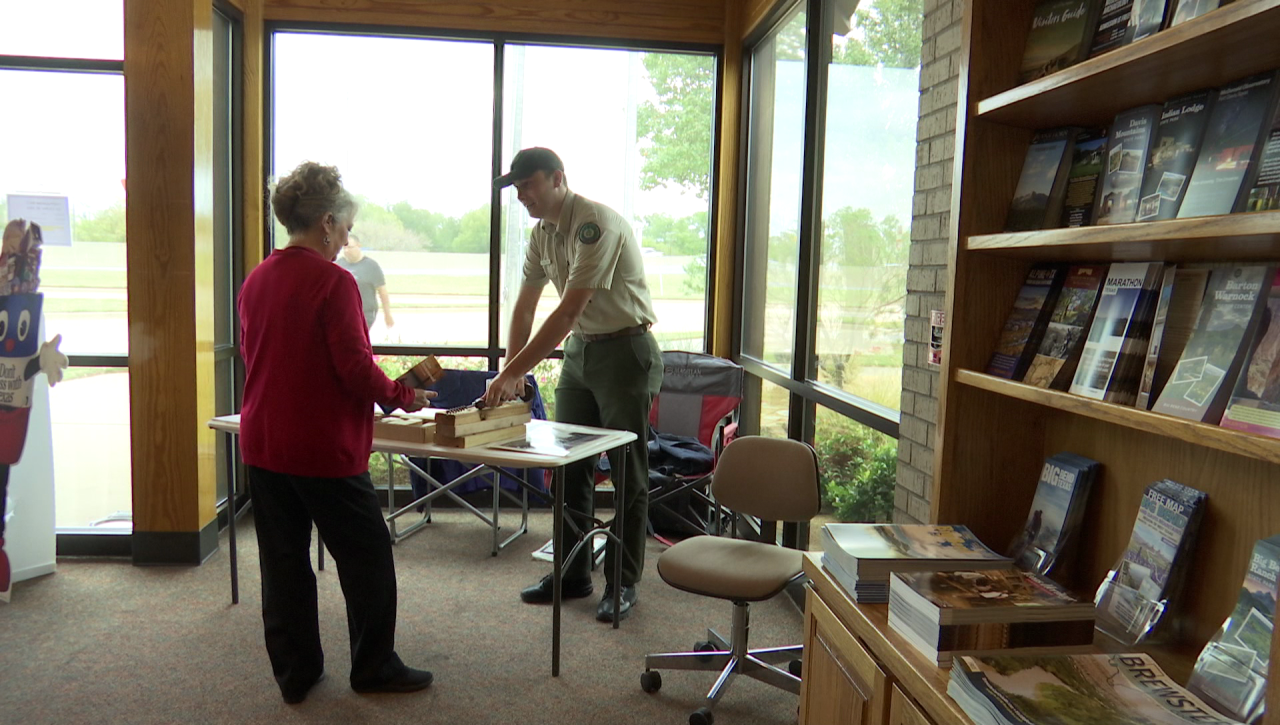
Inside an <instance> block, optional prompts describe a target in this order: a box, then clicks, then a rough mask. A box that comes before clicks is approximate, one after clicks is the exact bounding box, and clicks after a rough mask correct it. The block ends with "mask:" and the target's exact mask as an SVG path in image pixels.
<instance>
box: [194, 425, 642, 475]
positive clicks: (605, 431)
mask: <svg viewBox="0 0 1280 725" xmlns="http://www.w3.org/2000/svg"><path fill="white" fill-rule="evenodd" d="M208 425H209V427H210V428H213V429H214V430H219V431H224V432H227V433H239V432H240V415H239V414H236V415H221V416H218V417H217V418H213V419H211V420H210V421H209V423H208ZM564 433H586V434H588V435H592V436H595V437H594V438H592V439H589V440H584V441H581V442H575V445H573V447H571V448H569V449H568V450H563V449H561V450H560V451H555V450H554V446H555V436H556V435H557V434H564ZM635 439H636V434H635V433H632V432H631V431H627V430H611V429H609V428H592V427H590V426H585V425H571V424H569V423H556V422H553V421H549V420H532V421H529V422H528V423H526V424H525V441H527V442H528V443H530V444H533V445H536V446H538V447H539V448H541V449H542V450H536V449H535V450H523V451H520V450H508V449H506V448H503V446H510V445H511V444H512V441H506V442H501V443H489V444H486V445H483V446H477V447H475V448H449V447H447V446H438V445H435V444H434V443H408V442H406V441H393V440H387V439H385V438H374V439H373V450H375V451H379V452H383V453H403V454H405V455H409V456H415V457H419V458H448V459H451V460H454V461H462V462H463V463H483V464H487V465H490V466H510V467H512V468H556V467H558V466H563V465H565V464H566V463H573V462H574V461H579V460H582V459H584V458H588V457H590V456H598V455H600V454H601V453H604V452H606V451H610V450H613V449H614V448H617V447H618V446H621V445H623V444H625V443H630V442H631V441H634V440H635Z"/></svg>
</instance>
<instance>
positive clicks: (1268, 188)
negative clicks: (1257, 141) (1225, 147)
mask: <svg viewBox="0 0 1280 725" xmlns="http://www.w3.org/2000/svg"><path fill="white" fill-rule="evenodd" d="M1277 95H1280V94H1277ZM1263 136H1264V140H1263V142H1262V152H1261V153H1260V154H1259V155H1258V162H1257V163H1256V164H1253V165H1252V166H1251V168H1250V169H1249V174H1248V176H1247V177H1246V178H1247V179H1248V181H1247V182H1246V183H1245V188H1246V189H1248V191H1247V192H1246V193H1245V194H1244V195H1242V199H1241V201H1240V202H1239V203H1238V204H1237V206H1236V211H1272V210H1275V209H1280V104H1276V105H1275V106H1274V108H1273V110H1272V112H1271V122H1270V123H1269V124H1267V126H1266V130H1265V131H1264V134H1263Z"/></svg>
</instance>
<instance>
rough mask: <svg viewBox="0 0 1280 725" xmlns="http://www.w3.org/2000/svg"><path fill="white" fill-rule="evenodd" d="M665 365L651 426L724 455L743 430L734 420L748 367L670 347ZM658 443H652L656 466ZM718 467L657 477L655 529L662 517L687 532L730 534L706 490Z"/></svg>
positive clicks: (652, 511) (652, 503) (652, 492)
mask: <svg viewBox="0 0 1280 725" xmlns="http://www.w3.org/2000/svg"><path fill="white" fill-rule="evenodd" d="M662 366H663V372H662V389H661V391H659V393H658V397H657V399H656V400H654V403H653V408H652V410H651V411H650V413H649V424H650V425H652V426H653V429H654V431H656V432H658V433H669V434H673V435H678V436H687V437H689V438H695V439H697V441H698V442H699V443H701V444H702V445H704V446H706V447H707V448H709V449H711V452H712V455H713V456H718V455H719V454H720V451H721V450H722V449H723V448H724V445H725V444H727V443H728V442H729V441H731V440H733V436H734V435H735V434H736V433H737V428H738V426H737V423H736V422H732V421H733V419H734V415H735V414H736V413H737V410H738V405H739V404H741V402H742V377H743V374H742V367H741V366H740V365H738V364H737V363H734V362H732V361H730V360H726V359H724V358H721V357H716V356H714V355H704V354H701V353H694V352H683V351H680V350H666V351H664V352H663V353H662ZM653 446H654V444H653V443H652V442H651V443H650V451H651V455H650V459H649V461H650V465H651V467H652V465H653V463H654V458H653V455H652V451H653V450H654V448H653ZM713 460H714V459H713ZM714 469H715V464H714V462H713V463H712V466H711V467H710V468H708V469H707V470H704V471H688V472H681V473H678V474H676V475H673V476H671V477H670V478H667V479H665V481H664V479H663V478H662V477H657V481H655V477H653V476H651V477H650V479H649V481H650V487H649V515H650V528H651V529H653V528H655V525H654V519H660V520H661V521H662V522H664V523H665V524H667V525H673V526H675V527H678V529H679V530H680V531H679V533H681V534H686V533H693V534H715V533H724V532H723V531H722V530H721V523H722V521H723V516H722V511H721V508H720V507H719V506H718V505H717V504H716V502H715V501H714V500H713V498H712V497H711V496H710V495H708V494H707V490H706V489H707V485H708V484H709V482H710V480H711V474H712V471H714ZM651 470H652V469H651ZM703 511H705V514H704V513H703ZM652 533H655V534H656V533H657V532H656V531H654V532H652Z"/></svg>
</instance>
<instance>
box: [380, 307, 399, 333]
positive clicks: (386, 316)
mask: <svg viewBox="0 0 1280 725" xmlns="http://www.w3.org/2000/svg"><path fill="white" fill-rule="evenodd" d="M382 321H383V322H385V323H387V329H388V330H390V329H391V328H393V327H395V326H396V321H395V320H393V319H391V310H387V311H386V312H384V313H382Z"/></svg>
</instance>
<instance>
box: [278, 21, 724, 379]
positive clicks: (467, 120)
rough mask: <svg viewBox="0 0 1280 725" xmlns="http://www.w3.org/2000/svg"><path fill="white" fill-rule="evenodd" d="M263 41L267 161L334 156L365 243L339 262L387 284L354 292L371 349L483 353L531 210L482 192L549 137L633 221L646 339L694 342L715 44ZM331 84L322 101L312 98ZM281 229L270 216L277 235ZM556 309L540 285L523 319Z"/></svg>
mask: <svg viewBox="0 0 1280 725" xmlns="http://www.w3.org/2000/svg"><path fill="white" fill-rule="evenodd" d="M273 38H274V42H273V44H272V48H271V53H272V68H273V77H272V79H273V91H272V92H273V108H272V119H273V123H272V134H273V136H272V152H271V158H272V162H273V171H272V173H273V174H274V176H275V177H277V178H278V177H280V176H282V175H284V174H287V173H288V172H289V171H290V170H292V169H293V168H294V167H295V166H296V165H297V164H298V163H300V162H301V161H304V160H307V159H310V160H314V161H318V162H321V163H327V164H334V165H336V166H337V167H338V168H339V170H341V172H342V174H343V181H344V183H345V185H346V187H347V189H348V190H350V191H351V192H352V193H353V194H355V195H356V196H357V197H358V198H359V199H360V202H361V209H360V212H359V214H358V215H357V217H356V223H355V229H354V234H355V236H356V237H357V239H358V243H359V245H360V247H361V249H360V252H358V253H355V250H349V251H350V252H352V253H353V254H352V259H351V260H350V261H348V262H347V264H348V266H350V265H353V264H358V263H360V261H361V260H360V257H361V255H363V258H364V259H366V260H372V261H373V262H375V263H376V264H377V265H378V268H379V269H378V271H377V272H375V273H374V279H378V280H381V281H384V282H385V292H386V297H383V296H382V295H380V294H378V293H377V292H376V291H371V292H370V294H369V300H367V302H366V314H368V316H369V317H368V319H369V320H370V321H371V323H372V324H371V328H370V334H371V340H372V342H373V344H374V346H375V349H377V350H378V351H380V352H382V351H387V352H390V351H395V352H396V353H404V354H410V353H412V352H416V350H423V351H431V352H434V353H437V354H445V353H449V352H458V353H459V354H468V355H478V354H485V355H486V357H487V358H488V359H489V361H490V362H489V364H490V365H493V364H495V362H496V360H497V359H498V358H499V357H500V356H501V354H502V352H503V351H502V349H501V345H502V344H504V343H505V341H506V337H507V331H506V326H507V325H508V324H509V321H510V316H511V305H512V304H513V303H514V301H515V299H516V297H517V294H518V291H519V285H520V282H521V269H522V267H523V259H524V249H525V247H526V244H527V242H528V238H529V234H530V231H531V229H532V220H531V219H530V218H529V216H528V213H527V212H526V211H525V209H524V208H523V207H522V206H520V204H519V203H518V202H517V201H516V195H515V192H514V191H513V190H511V189H505V190H503V191H501V192H498V193H495V192H494V190H493V188H492V180H493V176H494V174H493V173H492V172H493V170H494V166H495V159H496V160H497V164H496V165H497V166H498V167H499V168H501V169H504V170H505V169H506V168H508V167H509V165H510V162H511V159H512V158H513V157H514V155H515V153H516V151H518V150H519V149H521V148H526V147H529V146H546V147H549V148H552V149H554V150H555V151H556V152H557V153H558V154H559V155H560V156H561V158H562V159H563V160H564V162H565V166H566V172H567V178H568V179H569V182H570V187H571V188H572V189H573V190H574V191H575V192H577V193H581V194H582V195H584V196H586V197H588V198H590V199H592V200H594V201H597V202H600V203H603V204H606V205H608V206H609V207H611V208H613V209H615V210H616V211H618V212H619V213H620V214H622V215H623V216H624V217H625V218H627V220H628V221H629V222H630V223H631V225H632V228H633V230H634V231H635V233H636V236H637V239H638V241H639V242H640V245H641V248H642V249H641V251H642V253H643V255H644V260H645V267H646V274H647V277H648V285H649V289H650V293H651V294H652V296H653V301H654V307H655V312H656V313H657V317H658V322H657V324H656V325H655V326H654V334H655V335H656V336H657V337H658V339H659V343H660V344H661V345H663V346H664V347H669V348H682V349H692V350H702V349H705V346H706V343H705V338H706V319H707V313H706V295H707V270H708V266H707V262H708V250H709V247H710V231H709V223H708V220H709V218H710V209H711V193H710V192H711V167H712V148H713V138H714V131H715V114H714V105H715V95H716V58H715V56H714V55H711V54H708V53H693V52H689V53H680V52H670V51H663V52H656V51H644V50H629V49H628V50H622V49H608V48H587V47H559V46H547V45H532V44H526V43H521V42H513V41H502V42H498V41H492V40H475V39H470V40H447V39H420V38H404V37H396V38H390V37H379V36H369V35H353V34H346V35H334V34H321V33H315V32H295V31H291V30H288V29H284V28H281V29H278V30H276V31H275V32H274V36H273ZM566 68H572V69H574V73H573V81H572V84H573V87H572V88H571V87H569V86H568V85H567V81H566V75H565V69H566ZM389 69H395V70H394V72H390V71H389ZM442 69H447V72H441V71H442ZM495 73H496V74H497V75H498V80H499V86H500V88H501V91H500V92H501V96H500V98H501V108H502V114H501V119H500V126H498V127H497V128H495V115H494V109H495V108H496V107H497V102H496V101H497V98H498V97H495V95H494V87H495V84H494V79H495ZM335 88H337V89H342V90H341V91H340V92H339V93H338V94H337V95H336V96H335V94H334V89H335ZM577 88H582V89H588V88H589V89H590V93H589V94H588V93H585V92H579V91H577V90H575V89H577ZM327 97H334V101H333V104H334V105H333V107H332V109H324V110H323V112H320V111H317V101H316V99H318V98H327ZM677 139H678V142H676V140H677ZM495 199H496V200H497V202H498V203H499V204H500V205H501V208H500V209H499V210H498V213H497V214H494V213H492V212H491V208H490V205H491V203H493V200H495ZM495 223H497V224H498V225H499V227H498V228H497V229H494V228H493V225H494V224H495ZM286 241H287V239H286V235H285V233H284V229H283V227H281V226H280V224H279V223H278V222H277V223H276V224H275V234H274V244H275V245H276V246H282V245H283V244H285V243H286ZM491 249H496V250H497V254H498V258H497V259H496V260H492V259H491V251H490V250H491ZM344 256H345V255H344ZM342 260H343V257H340V258H339V261H342ZM491 270H497V282H496V283H494V282H491V279H492V278H493V274H492V273H491ZM388 301H389V302H390V308H391V313H390V315H388V314H387V305H386V303H387V302H388ZM556 304H558V297H557V294H556V292H555V289H554V287H553V286H551V285H548V286H547V287H546V288H545V289H544V291H543V297H542V301H541V303H540V304H539V307H538V314H537V318H536V320H535V326H536V325H538V324H541V322H542V321H543V320H545V319H546V316H547V315H548V314H550V312H551V311H552V310H553V309H554V308H555V306H556ZM375 306H376V307H377V308H378V309H377V312H376V314H375V313H374V307H375ZM491 310H492V311H493V312H491ZM388 323H394V324H388ZM535 329H536V327H535Z"/></svg>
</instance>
